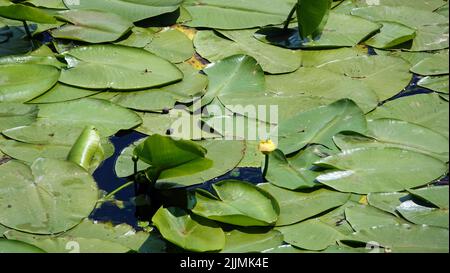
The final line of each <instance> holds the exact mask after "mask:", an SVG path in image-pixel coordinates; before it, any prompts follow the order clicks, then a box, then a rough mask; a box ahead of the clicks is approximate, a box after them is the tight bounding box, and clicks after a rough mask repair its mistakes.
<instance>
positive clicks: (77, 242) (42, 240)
mask: <svg viewBox="0 0 450 273" xmlns="http://www.w3.org/2000/svg"><path fill="white" fill-rule="evenodd" d="M6 236H7V238H9V239H13V240H20V241H22V242H26V243H28V244H31V245H34V246H36V247H39V248H41V249H43V250H44V251H46V252H47V253H127V252H130V249H129V248H127V247H125V246H123V245H120V244H118V243H114V242H111V241H110V240H100V239H96V238H82V237H72V236H65V234H64V235H61V236H42V235H41V236H39V235H34V234H33V235H30V234H27V233H23V232H17V231H8V232H7V234H6Z"/></svg>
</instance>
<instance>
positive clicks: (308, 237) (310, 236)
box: [278, 218, 345, 251]
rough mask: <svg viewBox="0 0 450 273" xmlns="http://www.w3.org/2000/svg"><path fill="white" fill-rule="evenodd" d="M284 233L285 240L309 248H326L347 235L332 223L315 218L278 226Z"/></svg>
mask: <svg viewBox="0 0 450 273" xmlns="http://www.w3.org/2000/svg"><path fill="white" fill-rule="evenodd" d="M278 230H279V231H281V233H283V236H284V241H285V242H287V243H289V244H291V245H293V246H296V247H299V248H302V249H307V250H316V251H319V250H324V249H326V248H327V247H329V246H331V245H334V244H336V241H338V240H340V239H344V238H345V235H344V234H342V233H340V232H339V231H338V230H336V229H335V228H333V227H332V226H330V225H327V224H325V223H323V222H321V221H320V219H318V218H315V219H312V220H308V221H304V222H301V223H298V224H295V225H292V226H286V227H280V228H278Z"/></svg>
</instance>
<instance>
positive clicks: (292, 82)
mask: <svg viewBox="0 0 450 273" xmlns="http://www.w3.org/2000/svg"><path fill="white" fill-rule="evenodd" d="M266 83H267V89H266V92H269V93H274V94H276V95H274V97H273V99H272V100H271V101H272V103H276V101H277V98H278V97H290V98H291V99H293V98H295V97H298V98H295V99H298V100H299V102H300V101H302V98H304V97H310V98H313V99H315V100H317V101H318V102H317V106H320V105H327V104H331V103H333V102H335V101H337V100H340V99H345V98H347V99H351V100H353V101H354V102H356V104H358V106H360V107H361V108H362V109H363V111H364V112H365V113H367V112H370V111H371V110H373V109H375V108H376V107H377V105H378V97H377V95H376V94H375V93H374V92H373V91H372V89H371V88H370V87H369V86H367V85H366V84H364V83H362V82H360V81H355V80H353V79H349V78H348V77H346V76H344V75H340V74H338V73H335V72H331V71H329V70H327V69H323V68H305V67H302V68H300V69H298V70H297V71H296V72H294V73H290V74H284V75H277V76H266ZM243 95H244V94H242V95H241V94H237V96H239V97H238V98H240V97H243ZM252 97H253V96H252ZM252 99H253V100H254V99H255V98H252ZM236 100H237V98H236ZM249 100H251V99H250V98H249ZM299 104H300V103H299ZM279 106H280V107H279V110H280V112H281V114H280V115H281V116H283V117H284V116H286V115H285V114H283V112H284V111H285V110H283V109H286V108H287V106H285V105H279ZM295 107H297V108H300V109H303V110H309V109H308V108H306V109H304V107H306V105H305V106H304V105H303V103H302V104H300V105H298V104H296V105H295ZM289 110H291V109H289ZM289 112H291V113H292V111H289Z"/></svg>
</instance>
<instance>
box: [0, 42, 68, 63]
mask: <svg viewBox="0 0 450 273" xmlns="http://www.w3.org/2000/svg"><path fill="white" fill-rule="evenodd" d="M3 64H42V65H51V66H54V67H56V68H59V69H61V68H63V67H64V66H65V64H63V63H61V62H60V61H58V59H56V57H55V54H54V53H53V52H52V51H51V49H50V48H49V47H47V46H45V45H44V46H41V47H40V48H38V49H37V50H35V51H33V52H30V53H28V54H26V55H12V56H4V57H1V58H0V65H3Z"/></svg>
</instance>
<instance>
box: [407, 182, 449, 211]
mask: <svg viewBox="0 0 450 273" xmlns="http://www.w3.org/2000/svg"><path fill="white" fill-rule="evenodd" d="M408 191H409V192H410V193H411V194H413V195H414V196H417V197H419V198H421V199H423V200H425V201H427V202H430V203H431V204H433V205H435V206H437V207H439V208H441V209H448V202H449V201H448V199H449V196H448V186H439V187H427V188H423V189H418V190H408Z"/></svg>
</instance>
